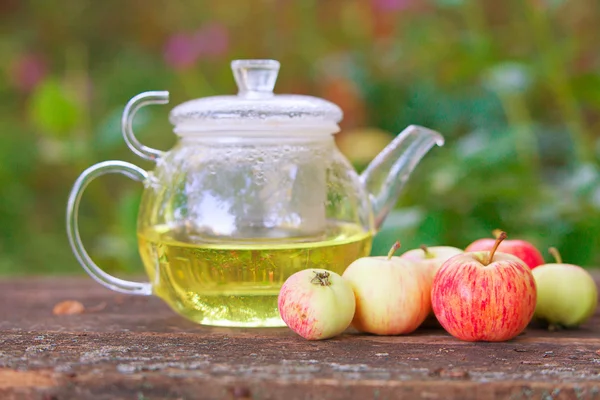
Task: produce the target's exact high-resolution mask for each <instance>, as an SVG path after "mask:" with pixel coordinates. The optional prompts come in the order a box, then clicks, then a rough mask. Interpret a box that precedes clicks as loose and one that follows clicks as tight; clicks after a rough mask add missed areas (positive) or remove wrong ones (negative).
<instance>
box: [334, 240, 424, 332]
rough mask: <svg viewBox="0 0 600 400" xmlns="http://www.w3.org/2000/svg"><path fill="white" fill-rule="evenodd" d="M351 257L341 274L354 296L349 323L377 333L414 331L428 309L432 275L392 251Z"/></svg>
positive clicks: (394, 248)
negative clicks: (354, 306) (430, 277)
mask: <svg viewBox="0 0 600 400" xmlns="http://www.w3.org/2000/svg"><path fill="white" fill-rule="evenodd" d="M399 247H400V243H398V242H396V244H395V245H394V246H393V247H392V249H391V250H390V252H389V254H388V256H387V257H363V258H359V259H358V260H356V261H354V262H353V263H352V264H350V266H349V267H348V268H347V269H346V271H345V272H344V274H343V275H342V277H343V278H344V279H345V280H346V281H347V282H348V283H349V284H350V286H351V287H352V290H353V291H354V295H355V297H356V312H355V314H354V320H353V321H352V326H354V327H355V328H356V329H357V330H359V331H362V332H368V333H373V334H376V335H400V334H406V333H410V332H412V331H414V330H415V329H417V328H418V327H419V325H421V323H423V321H424V320H425V318H426V317H427V315H428V313H429V311H430V310H431V297H430V294H431V279H429V278H428V277H427V274H425V273H423V269H422V268H421V266H419V265H418V264H416V263H413V262H411V261H409V260H407V259H403V258H400V257H393V254H394V252H395V251H396V250H398V248H399Z"/></svg>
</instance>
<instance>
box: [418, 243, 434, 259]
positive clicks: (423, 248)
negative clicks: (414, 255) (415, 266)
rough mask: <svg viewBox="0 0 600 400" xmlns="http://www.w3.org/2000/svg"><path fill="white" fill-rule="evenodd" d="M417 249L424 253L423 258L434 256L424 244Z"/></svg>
mask: <svg viewBox="0 0 600 400" xmlns="http://www.w3.org/2000/svg"><path fill="white" fill-rule="evenodd" d="M419 247H420V248H421V250H423V253H425V258H434V255H433V254H432V253H431V252H430V251H429V249H428V248H427V246H425V245H424V244H422V245H421V246H419Z"/></svg>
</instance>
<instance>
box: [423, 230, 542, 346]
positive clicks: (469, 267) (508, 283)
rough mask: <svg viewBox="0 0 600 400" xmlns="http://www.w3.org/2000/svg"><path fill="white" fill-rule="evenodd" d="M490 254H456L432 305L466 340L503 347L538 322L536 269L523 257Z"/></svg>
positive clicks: (439, 279)
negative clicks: (532, 320) (486, 342)
mask: <svg viewBox="0 0 600 400" xmlns="http://www.w3.org/2000/svg"><path fill="white" fill-rule="evenodd" d="M505 238H506V233H504V232H501V233H500V234H499V236H498V238H497V239H496V243H495V245H494V247H493V248H492V250H491V251H489V252H488V251H485V252H483V251H482V252H471V253H464V254H459V255H456V256H454V257H452V258H450V259H449V260H447V261H446V262H445V263H444V264H443V265H442V266H441V267H440V269H439V271H438V273H437V274H436V275H435V278H434V280H433V287H432V290H431V303H432V307H433V312H434V313H435V316H436V317H437V319H438V321H439V322H440V324H441V325H442V326H443V327H444V329H445V330H446V331H448V333H450V334H451V335H452V336H454V337H456V338H458V339H461V340H465V341H471V342H474V341H488V342H500V341H505V340H509V339H512V338H514V337H515V336H517V335H518V334H519V333H521V332H522V331H523V329H525V327H526V326H527V325H528V324H529V322H530V321H531V319H532V317H533V313H534V311H535V304H536V286H535V280H534V278H533V274H532V271H531V269H530V268H529V267H528V266H527V265H526V264H525V263H524V262H523V261H522V260H521V259H519V258H518V257H516V256H514V255H512V254H507V253H500V252H497V250H498V247H499V246H500V243H501V242H502V240H504V239H505Z"/></svg>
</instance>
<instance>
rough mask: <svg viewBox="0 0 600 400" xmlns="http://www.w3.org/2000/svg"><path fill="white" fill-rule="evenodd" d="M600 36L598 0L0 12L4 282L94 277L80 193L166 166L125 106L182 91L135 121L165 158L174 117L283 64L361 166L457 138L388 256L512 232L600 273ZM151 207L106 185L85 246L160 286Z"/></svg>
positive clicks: (419, 179)
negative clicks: (244, 71) (141, 245)
mask: <svg viewBox="0 0 600 400" xmlns="http://www.w3.org/2000/svg"><path fill="white" fill-rule="evenodd" d="M599 38H600V3H599V2H598V1H597V0H573V1H566V0H506V1H495V0H480V1H478V0H364V1H358V0H350V1H341V0H323V1H317V0H249V1H237V0H219V1H201V0H195V1H178V2H173V1H166V0H144V1H117V0H104V1H96V0H63V1H60V2H55V1H47V0H0V54H1V55H2V62H1V63H0V185H1V188H2V189H1V194H0V255H1V257H0V273H1V274H34V273H35V274H53V273H73V272H77V273H79V272H81V271H82V270H81V269H80V267H79V266H78V265H77V263H76V261H75V259H74V257H73V256H72V254H71V251H70V248H69V245H68V242H67V239H66V234H65V222H64V220H65V207H66V202H67V196H68V193H69V190H70V189H71V186H72V184H73V182H74V181H75V179H76V178H77V176H78V175H79V174H80V173H81V172H82V171H83V170H84V169H85V168H87V167H88V166H90V165H92V164H94V163H96V162H99V161H103V160H108V159H122V160H126V161H130V162H133V163H136V164H138V165H140V166H141V167H143V168H146V169H150V168H151V167H152V165H151V164H150V163H148V162H146V161H143V160H141V159H139V158H137V157H136V156H135V155H133V154H132V153H131V152H130V151H129V150H128V149H127V147H126V145H125V142H124V141H123V138H122V136H121V132H120V117H121V112H122V110H123V107H124V105H125V103H126V102H127V101H128V100H129V99H130V98H131V97H132V96H134V95H136V94H137V93H139V92H143V91H146V90H169V91H170V92H171V103H170V104H169V105H168V106H154V107H149V108H146V109H144V110H142V111H141V112H140V113H139V116H138V117H137V120H136V124H137V127H136V129H137V132H138V133H139V138H140V140H141V141H143V142H144V143H145V144H147V145H150V146H152V147H155V148H159V149H165V150H166V149H168V148H169V147H170V146H172V145H173V144H174V143H175V140H176V137H175V135H174V134H173V133H172V132H171V126H170V125H169V122H168V119H167V116H168V111H169V110H170V109H171V107H172V106H174V105H176V104H178V103H180V102H182V101H185V100H188V99H191V98H197V97H204V96H210V95H215V94H224V93H227V94H230V93H234V92H235V84H234V82H233V79H232V74H231V70H230V67H229V63H230V61H231V60H233V59H239V58H274V59H277V60H279V61H280V62H281V64H282V68H281V71H280V74H279V79H278V83H277V87H276V91H277V92H278V93H304V94H312V95H316V96H321V97H324V98H326V99H329V100H331V101H333V102H335V103H337V104H339V105H340V106H341V107H342V108H343V110H344V113H345V119H344V121H343V124H342V127H343V133H342V134H340V135H339V136H338V137H337V139H338V143H339V146H340V147H341V149H342V151H343V152H344V153H345V154H346V155H347V156H348V157H349V158H350V159H351V161H352V162H353V163H354V164H355V165H356V166H357V168H364V166H365V165H366V163H367V162H368V161H369V160H370V159H371V158H372V157H373V155H374V154H376V153H377V152H378V151H379V150H380V149H381V148H382V147H383V146H385V144H387V143H388V142H389V141H390V140H391V139H392V138H393V136H394V135H395V134H397V133H398V132H400V131H401V130H402V129H404V128H405V127H406V126H407V125H409V124H411V123H414V124H421V125H425V126H428V127H430V128H433V129H436V130H439V131H440V132H442V133H443V134H444V136H445V137H446V146H444V147H443V148H436V149H433V150H432V151H431V152H430V153H429V154H428V155H427V156H426V157H425V159H424V161H423V162H422V163H421V164H420V165H419V167H418V168H417V171H416V172H415V174H414V175H413V177H412V179H411V180H410V182H409V184H408V185H407V187H406V190H405V192H404V194H403V196H402V198H401V200H400V202H399V203H398V209H397V210H396V212H395V213H394V214H393V215H392V216H391V217H390V218H389V219H388V221H387V222H386V226H385V228H384V229H383V231H382V232H381V233H380V234H379V235H378V236H377V238H376V241H375V245H374V250H373V251H374V253H383V252H386V251H387V248H388V247H389V245H390V243H391V242H392V241H393V240H395V239H396V238H400V239H401V241H402V242H403V246H404V247H405V248H409V247H415V246H418V245H420V244H421V243H425V244H428V245H436V244H446V245H455V246H459V247H465V246H466V245H467V244H469V243H470V242H471V241H473V240H475V239H477V238H480V237H484V236H491V231H492V230H493V229H495V228H502V229H504V230H506V231H507V232H508V234H509V237H512V238H517V237H518V238H524V239H528V240H531V241H533V242H534V243H535V244H536V245H538V246H539V247H540V249H541V250H542V251H543V252H544V253H545V255H546V256H547V252H546V249H547V248H548V247H549V246H556V247H558V248H559V249H560V250H561V251H562V253H563V258H564V259H565V260H566V261H568V262H572V263H578V264H582V265H585V266H592V265H596V266H598V265H600V252H599V251H598V248H599V246H598V245H599V244H600V166H599V163H598V156H599V154H600V140H599V139H600V51H599V49H600V47H599V46H600V44H599ZM141 191H142V188H141V185H139V184H136V183H134V182H132V181H130V180H128V179H126V178H123V177H119V176H107V177H103V179H101V180H98V181H96V182H94V183H93V184H92V185H91V186H90V189H89V190H88V191H87V192H86V196H84V200H83V203H82V215H81V218H80V223H81V226H82V236H83V239H84V242H85V243H86V244H87V246H88V248H89V250H90V253H91V255H92V257H93V258H94V259H95V260H97V262H98V263H99V264H101V265H102V266H106V268H107V269H108V270H110V271H113V272H117V273H121V274H126V273H140V272H141V271H142V267H141V262H140V260H139V256H138V253H137V246H136V237H135V224H136V213H137V207H138V203H139V199H140V194H141ZM547 259H548V260H550V257H548V256H547Z"/></svg>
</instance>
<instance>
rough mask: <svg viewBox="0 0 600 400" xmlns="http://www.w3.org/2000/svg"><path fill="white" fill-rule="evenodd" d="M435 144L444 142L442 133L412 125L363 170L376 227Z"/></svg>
mask: <svg viewBox="0 0 600 400" xmlns="http://www.w3.org/2000/svg"><path fill="white" fill-rule="evenodd" d="M435 144H437V145H438V146H443V144H444V138H443V136H442V135H441V134H440V133H438V132H436V131H433V130H431V129H427V128H424V127H422V126H417V125H410V126H409V127H407V128H406V129H404V130H403V131H402V132H401V133H400V134H399V135H398V136H397V137H396V138H395V139H394V140H393V141H392V142H391V143H390V144H389V145H388V146H387V147H386V148H385V149H383V151H382V152H381V153H379V154H378V155H377V156H376V157H375V159H374V160H373V161H371V163H370V164H369V166H368V167H367V168H366V169H365V171H364V172H363V173H362V174H361V176H360V179H361V181H362V183H363V185H364V187H365V189H366V190H367V192H368V193H369V194H370V198H371V205H372V208H373V214H374V215H375V226H376V227H377V228H379V227H380V226H381V224H382V223H383V221H384V220H385V218H386V217H387V215H388V213H389V212H390V211H391V210H392V209H393V208H394V205H395V204H396V202H397V201H398V197H400V193H401V191H402V188H403V187H404V184H405V183H406V181H407V180H408V177H409V176H410V174H411V173H412V171H413V170H414V169H415V167H416V166H417V164H418V163H419V161H420V160H421V158H423V156H424V155H425V154H426V153H427V152H428V151H429V150H430V149H431V148H432V147H433V145H435Z"/></svg>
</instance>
